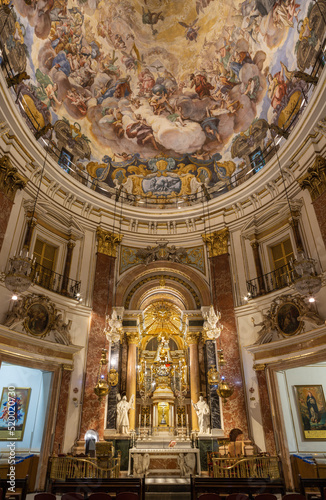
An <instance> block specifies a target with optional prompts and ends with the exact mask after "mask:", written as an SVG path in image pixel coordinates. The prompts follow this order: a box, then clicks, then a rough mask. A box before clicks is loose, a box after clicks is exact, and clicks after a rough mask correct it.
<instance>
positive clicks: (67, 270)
mask: <svg viewBox="0 0 326 500" xmlns="http://www.w3.org/2000/svg"><path fill="white" fill-rule="evenodd" d="M74 246H75V242H74V241H69V242H68V244H67V255H66V261H65V267H64V270H63V276H62V285H61V293H62V294H63V295H69V292H68V280H69V274H70V268H71V261H72V253H73V250H74Z"/></svg>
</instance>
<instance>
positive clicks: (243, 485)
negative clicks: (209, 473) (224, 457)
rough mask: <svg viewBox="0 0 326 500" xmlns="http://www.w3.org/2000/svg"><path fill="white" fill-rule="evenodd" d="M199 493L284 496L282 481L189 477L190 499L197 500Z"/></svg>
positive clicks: (251, 496)
mask: <svg viewBox="0 0 326 500" xmlns="http://www.w3.org/2000/svg"><path fill="white" fill-rule="evenodd" d="M201 493H218V494H219V495H220V494H222V495H223V494H224V495H229V494H230V493H246V494H247V495H248V496H249V498H251V499H252V498H253V495H254V494H257V495H258V494H259V493H281V495H285V484H284V481H283V479H269V478H266V479H262V478H255V477H251V478H250V477H249V478H238V477H235V478H206V477H191V499H192V500H197V498H198V496H199V495H200V494H201Z"/></svg>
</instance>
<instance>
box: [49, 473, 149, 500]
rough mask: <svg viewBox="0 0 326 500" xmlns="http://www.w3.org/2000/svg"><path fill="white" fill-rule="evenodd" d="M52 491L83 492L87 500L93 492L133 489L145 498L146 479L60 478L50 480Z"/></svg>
mask: <svg viewBox="0 0 326 500" xmlns="http://www.w3.org/2000/svg"><path fill="white" fill-rule="evenodd" d="M50 490H51V493H54V494H55V495H56V494H57V493H71V492H78V493H83V494H84V497H85V500H87V498H88V495H90V494H91V493H98V492H104V493H115V494H118V493H121V492H126V491H131V492H133V493H138V495H139V499H140V500H144V499H145V488H144V480H143V479H141V478H110V479H97V478H81V479H66V480H64V481H62V480H59V479H54V480H50Z"/></svg>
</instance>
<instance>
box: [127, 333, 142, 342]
mask: <svg viewBox="0 0 326 500" xmlns="http://www.w3.org/2000/svg"><path fill="white" fill-rule="evenodd" d="M127 341H128V344H135V345H139V344H140V336H139V333H138V332H127Z"/></svg>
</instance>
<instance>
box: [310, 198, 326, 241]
mask: <svg viewBox="0 0 326 500" xmlns="http://www.w3.org/2000/svg"><path fill="white" fill-rule="evenodd" d="M313 206H314V209H315V212H316V217H317V220H318V224H319V227H320V231H321V234H322V237H323V240H324V245H325V246H326V210H325V207H326V191H324V192H323V194H321V195H320V196H319V197H318V198H317V199H316V200H315V201H314V202H313Z"/></svg>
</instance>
